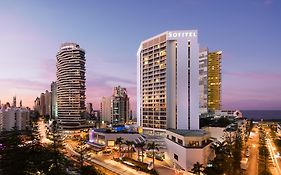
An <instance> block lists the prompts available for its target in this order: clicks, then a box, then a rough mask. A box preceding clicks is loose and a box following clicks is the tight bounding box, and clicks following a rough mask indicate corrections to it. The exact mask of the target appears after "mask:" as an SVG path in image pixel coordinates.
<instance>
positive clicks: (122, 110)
mask: <svg viewBox="0 0 281 175" xmlns="http://www.w3.org/2000/svg"><path fill="white" fill-rule="evenodd" d="M111 106H112V123H114V124H125V123H126V122H128V121H129V110H130V108H129V97H128V94H127V90H126V88H122V87H120V86H117V87H114V90H113V95H112V102H111Z"/></svg>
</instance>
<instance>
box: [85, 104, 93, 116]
mask: <svg viewBox="0 0 281 175" xmlns="http://www.w3.org/2000/svg"><path fill="white" fill-rule="evenodd" d="M93 110H94V109H93V103H87V105H86V111H87V113H88V114H92V113H93Z"/></svg>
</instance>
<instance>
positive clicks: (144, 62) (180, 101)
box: [137, 30, 199, 135]
mask: <svg viewBox="0 0 281 175" xmlns="http://www.w3.org/2000/svg"><path fill="white" fill-rule="evenodd" d="M137 56H138V60H137V117H138V125H140V126H142V127H143V131H144V133H145V132H146V133H147V134H156V135H157V134H158V133H161V132H163V131H165V130H166V129H168V128H173V129H188V130H196V129H199V60H198V57H199V44H198V41H197V30H178V31H167V32H164V33H161V34H159V35H156V36H154V37H152V38H149V39H147V40H145V41H143V42H141V44H140V47H139V50H138V53H137Z"/></svg>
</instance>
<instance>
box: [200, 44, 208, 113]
mask: <svg viewBox="0 0 281 175" xmlns="http://www.w3.org/2000/svg"><path fill="white" fill-rule="evenodd" d="M208 53H209V51H208V49H207V48H202V49H200V53H199V107H200V113H201V114H202V113H207V112H208Z"/></svg>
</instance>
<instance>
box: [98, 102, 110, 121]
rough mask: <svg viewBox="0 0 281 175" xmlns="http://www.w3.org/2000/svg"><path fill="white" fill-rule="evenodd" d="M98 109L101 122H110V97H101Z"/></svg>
mask: <svg viewBox="0 0 281 175" xmlns="http://www.w3.org/2000/svg"><path fill="white" fill-rule="evenodd" d="M100 108H101V109H100V112H101V120H102V121H106V122H111V120H112V117H111V97H102V98H101V106H100Z"/></svg>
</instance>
